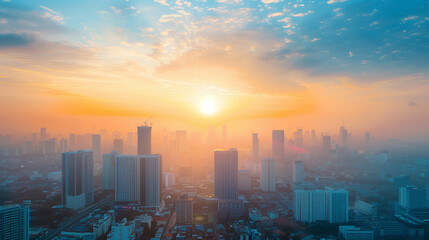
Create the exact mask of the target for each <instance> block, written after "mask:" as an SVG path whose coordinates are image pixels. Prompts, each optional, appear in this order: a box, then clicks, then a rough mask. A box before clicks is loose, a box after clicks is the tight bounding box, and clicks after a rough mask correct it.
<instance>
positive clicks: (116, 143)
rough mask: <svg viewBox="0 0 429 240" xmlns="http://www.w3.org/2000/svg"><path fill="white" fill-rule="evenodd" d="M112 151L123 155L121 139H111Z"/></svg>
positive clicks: (122, 141)
mask: <svg viewBox="0 0 429 240" xmlns="http://www.w3.org/2000/svg"><path fill="white" fill-rule="evenodd" d="M113 151H115V152H117V153H119V154H123V153H124V140H123V139H121V138H115V139H113Z"/></svg>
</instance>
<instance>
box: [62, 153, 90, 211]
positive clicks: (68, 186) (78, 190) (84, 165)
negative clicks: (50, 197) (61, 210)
mask: <svg viewBox="0 0 429 240" xmlns="http://www.w3.org/2000/svg"><path fill="white" fill-rule="evenodd" d="M61 197H62V204H63V205H64V206H65V207H66V208H73V209H78V208H82V207H85V206H87V205H89V204H91V203H93V202H94V160H93V153H92V151H82V150H80V151H77V152H65V153H62V196H61Z"/></svg>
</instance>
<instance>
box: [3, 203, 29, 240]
mask: <svg viewBox="0 0 429 240" xmlns="http://www.w3.org/2000/svg"><path fill="white" fill-rule="evenodd" d="M29 227H30V209H29V206H28V205H25V204H22V205H20V204H11V205H2V206H0V239H2V240H16V239H20V240H21V239H22V240H28V239H29Z"/></svg>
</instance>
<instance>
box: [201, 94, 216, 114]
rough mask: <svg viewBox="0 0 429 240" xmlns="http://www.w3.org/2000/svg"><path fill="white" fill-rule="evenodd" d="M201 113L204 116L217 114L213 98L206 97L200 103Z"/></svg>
mask: <svg viewBox="0 0 429 240" xmlns="http://www.w3.org/2000/svg"><path fill="white" fill-rule="evenodd" d="M200 111H201V113H203V114H204V115H213V114H215V113H216V112H217V108H216V101H215V99H214V98H212V97H206V98H204V99H203V101H202V102H201V103H200Z"/></svg>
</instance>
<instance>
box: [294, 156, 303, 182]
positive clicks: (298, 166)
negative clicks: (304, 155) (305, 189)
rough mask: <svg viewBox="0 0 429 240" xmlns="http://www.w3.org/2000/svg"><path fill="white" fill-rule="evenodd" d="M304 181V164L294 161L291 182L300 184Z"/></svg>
mask: <svg viewBox="0 0 429 240" xmlns="http://www.w3.org/2000/svg"><path fill="white" fill-rule="evenodd" d="M304 181H305V172H304V163H303V162H302V161H295V162H294V164H293V182H294V183H302V182H304Z"/></svg>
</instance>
